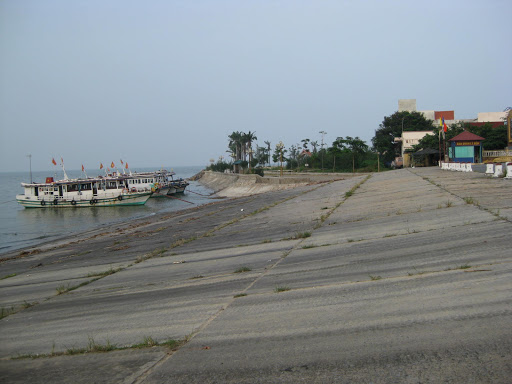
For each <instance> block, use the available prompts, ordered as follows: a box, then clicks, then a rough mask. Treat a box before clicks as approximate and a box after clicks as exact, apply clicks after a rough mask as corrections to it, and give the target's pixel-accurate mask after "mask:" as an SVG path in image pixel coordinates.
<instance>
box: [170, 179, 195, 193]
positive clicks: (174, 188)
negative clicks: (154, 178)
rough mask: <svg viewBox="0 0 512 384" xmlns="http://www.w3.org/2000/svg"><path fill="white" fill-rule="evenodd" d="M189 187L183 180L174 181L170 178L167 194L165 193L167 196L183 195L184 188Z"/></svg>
mask: <svg viewBox="0 0 512 384" xmlns="http://www.w3.org/2000/svg"><path fill="white" fill-rule="evenodd" d="M189 185H190V183H188V182H187V181H185V180H183V179H176V180H174V179H173V178H172V176H171V181H170V182H169V192H167V194H168V195H174V194H176V193H184V192H185V188H187V187H188V186H189Z"/></svg>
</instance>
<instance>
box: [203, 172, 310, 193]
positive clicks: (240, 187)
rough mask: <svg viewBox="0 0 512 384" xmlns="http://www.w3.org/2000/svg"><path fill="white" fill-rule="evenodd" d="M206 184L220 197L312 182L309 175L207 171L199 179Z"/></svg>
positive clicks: (273, 189) (279, 188) (261, 191)
mask: <svg viewBox="0 0 512 384" xmlns="http://www.w3.org/2000/svg"><path fill="white" fill-rule="evenodd" d="M198 181H199V182H200V183H201V184H203V185H204V186H206V187H208V188H210V189H213V190H214V191H215V192H216V194H217V196H220V197H238V196H248V195H254V194H257V193H264V192H269V191H276V190H281V189H288V188H294V187H296V186H298V185H305V184H308V183H311V182H312V180H311V179H310V178H309V177H286V178H278V177H261V176H259V175H242V174H236V173H219V172H211V171H205V172H204V173H203V175H202V176H201V178H200V179H199V180H198Z"/></svg>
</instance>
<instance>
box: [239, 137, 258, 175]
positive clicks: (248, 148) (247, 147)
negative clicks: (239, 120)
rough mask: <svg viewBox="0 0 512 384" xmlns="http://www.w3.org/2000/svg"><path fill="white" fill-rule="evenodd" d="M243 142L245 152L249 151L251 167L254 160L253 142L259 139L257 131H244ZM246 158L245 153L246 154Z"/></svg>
mask: <svg viewBox="0 0 512 384" xmlns="http://www.w3.org/2000/svg"><path fill="white" fill-rule="evenodd" d="M242 136H243V142H244V148H245V153H249V168H250V164H251V161H252V142H253V141H255V140H258V138H257V137H256V132H251V131H249V132H248V133H244V134H243V135H242ZM244 160H245V155H244Z"/></svg>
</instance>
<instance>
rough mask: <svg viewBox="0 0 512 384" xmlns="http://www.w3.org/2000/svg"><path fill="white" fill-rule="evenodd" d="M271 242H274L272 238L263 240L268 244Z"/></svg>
mask: <svg viewBox="0 0 512 384" xmlns="http://www.w3.org/2000/svg"><path fill="white" fill-rule="evenodd" d="M271 242H272V239H266V240H263V241H262V242H261V243H262V244H267V243H271Z"/></svg>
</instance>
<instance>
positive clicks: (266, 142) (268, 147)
mask: <svg viewBox="0 0 512 384" xmlns="http://www.w3.org/2000/svg"><path fill="white" fill-rule="evenodd" d="M265 144H267V149H268V153H267V154H268V157H267V159H268V166H269V167H270V141H265Z"/></svg>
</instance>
